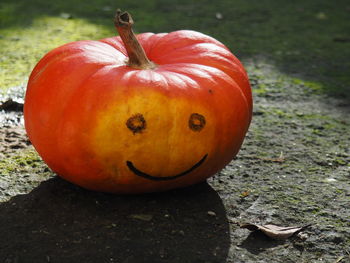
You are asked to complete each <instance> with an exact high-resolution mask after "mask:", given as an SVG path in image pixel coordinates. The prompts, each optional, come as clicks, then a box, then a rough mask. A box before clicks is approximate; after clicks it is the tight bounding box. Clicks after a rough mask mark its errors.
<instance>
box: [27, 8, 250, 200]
mask: <svg viewBox="0 0 350 263" xmlns="http://www.w3.org/2000/svg"><path fill="white" fill-rule="evenodd" d="M132 25H133V20H132V18H131V16H130V15H129V14H128V13H126V12H120V11H118V12H117V15H116V18H115V26H116V28H117V30H118V32H119V35H120V36H117V37H111V38H106V39H102V40H99V41H77V42H72V43H68V44H65V45H63V46H61V47H58V48H56V49H54V50H52V51H50V52H49V53H48V54H46V55H45V56H44V57H43V58H42V59H41V60H40V61H39V62H38V64H37V65H36V66H35V68H34V69H33V71H32V73H31V75H30V78H29V82H28V86H27V91H26V96H25V104H24V119H25V128H26V131H27V134H28V136H29V139H30V141H31V142H32V144H33V146H34V147H35V149H36V150H37V152H38V153H39V155H40V156H41V157H42V159H43V160H44V161H45V162H46V163H47V165H48V166H49V167H50V168H51V169H52V170H53V171H54V172H55V173H57V174H58V175H59V176H61V177H62V178H64V179H66V180H68V181H70V182H72V183H75V184H77V185H79V186H81V187H84V188H87V189H90V190H96V191H104V192H112V193H144V192H154V191H164V190H168V189H172V188H177V187H184V186H188V185H191V184H194V183H198V182H201V181H204V180H205V179H206V178H208V177H210V176H213V175H214V174H215V173H216V172H218V171H219V170H220V169H222V168H223V167H225V165H227V164H228V163H229V162H230V161H231V160H232V159H233V157H234V156H235V155H236V154H237V153H238V151H239V149H240V147H241V144H242V142H243V140H244V137H245V134H246V132H247V130H248V127H249V124H250V121H251V115H252V96H251V88H250V85H249V81H248V77H247V74H246V72H245V70H244V68H243V66H242V64H241V63H240V61H239V60H238V59H237V58H236V57H235V56H234V55H233V54H232V53H231V52H230V51H229V50H228V48H227V47H225V46H224V45H223V44H222V43H220V42H219V41H217V40H215V39H214V38H212V37H209V36H207V35H204V34H202V33H199V32H195V31H190V30H180V31H175V32H171V33H162V34H153V33H142V34H138V35H135V34H134V33H133V31H132Z"/></svg>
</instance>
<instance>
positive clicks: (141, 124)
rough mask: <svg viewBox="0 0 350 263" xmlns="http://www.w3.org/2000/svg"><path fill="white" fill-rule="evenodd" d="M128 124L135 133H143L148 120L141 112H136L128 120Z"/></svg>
mask: <svg viewBox="0 0 350 263" xmlns="http://www.w3.org/2000/svg"><path fill="white" fill-rule="evenodd" d="M126 126H127V127H128V129H129V130H130V131H132V132H133V133H134V134H135V133H141V132H142V131H143V130H144V129H146V120H145V118H144V117H143V115H142V114H141V113H136V114H134V115H132V116H131V117H130V118H129V119H128V120H127V121H126Z"/></svg>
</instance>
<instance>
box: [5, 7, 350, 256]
mask: <svg viewBox="0 0 350 263" xmlns="http://www.w3.org/2000/svg"><path fill="white" fill-rule="evenodd" d="M30 2H31V3H32V4H31V5H29V6H25V4H26V3H28V1H16V3H12V2H11V1H7V0H5V1H3V2H2V3H1V4H0V14H1V16H0V18H1V20H0V21H1V24H0V26H1V27H0V44H1V45H0V50H1V53H2V54H3V55H2V59H1V60H0V65H1V70H2V72H1V75H0V85H1V89H2V91H3V93H2V94H3V95H2V96H1V97H0V101H1V102H4V101H6V100H7V98H9V97H11V98H13V99H14V100H16V101H18V102H19V103H21V102H22V101H21V99H23V94H24V91H25V82H26V80H25V79H26V77H27V76H28V75H29V73H30V70H31V68H32V67H33V66H34V65H35V62H36V61H37V60H38V59H39V58H40V57H41V56H42V55H43V54H44V53H45V52H47V51H48V50H49V49H51V48H53V47H54V46H56V45H60V44H63V43H65V42H69V41H73V40H78V39H87V38H90V39H98V38H102V37H108V36H110V35H111V34H114V31H113V28H111V25H110V21H111V19H110V17H111V16H113V15H112V13H113V9H114V4H113V3H112V2H110V1H101V0H95V1H89V4H88V5H87V4H86V3H85V2H83V1H78V0H76V1H75V2H74V3H73V4H72V3H71V2H68V1H67V2H65V1H55V2H54V3H52V5H51V3H50V6H48V4H47V3H46V2H45V1H41V0H36V1H34V0H31V1H30ZM204 2H205V3H204ZM212 2H213V1H212ZM276 2H277V1H267V0H265V1H251V2H249V4H247V3H246V1H237V3H236V4H235V5H233V4H232V2H231V1H217V2H215V3H214V2H213V3H210V2H209V1H203V3H202V4H198V3H197V2H195V1H193V3H191V2H188V1H180V0H179V1H144V2H142V4H140V6H142V8H141V7H140V6H139V4H136V3H134V4H130V3H127V1H125V2H123V1H122V3H120V5H121V6H119V7H122V8H124V9H128V10H129V11H130V12H132V13H133V14H134V18H135V21H140V22H139V24H138V26H137V31H139V32H144V31H153V32H162V31H173V30H176V29H183V28H186V29H195V30H198V31H201V32H204V33H207V34H210V35H212V36H214V37H216V38H218V39H219V40H221V41H222V42H224V43H225V44H226V45H227V46H228V47H229V48H230V49H231V50H232V51H233V52H234V53H235V54H237V56H238V57H239V58H240V59H241V60H242V61H243V63H244V65H245V67H246V69H247V72H248V74H249V77H250V81H251V84H252V89H253V95H254V114H253V121H252V124H251V127H250V129H249V132H248V134H247V137H246V140H245V142H244V144H243V147H242V149H241V151H240V152H239V154H238V156H237V157H236V158H235V160H233V161H232V162H231V163H230V164H229V165H228V166H227V167H226V168H225V169H224V170H222V171H221V172H220V173H218V174H217V175H215V176H214V177H213V178H211V179H209V180H208V182H206V183H202V184H199V185H195V186H192V187H189V188H186V189H179V190H173V191H169V192H165V193H158V194H147V195H138V196H118V195H111V194H103V193H96V192H90V191H87V190H84V189H81V188H79V187H77V186H74V185H72V184H70V183H67V182H65V181H63V180H62V179H60V178H59V177H57V176H56V175H55V174H53V173H52V172H51V171H50V169H48V167H47V166H46V165H45V164H44V163H43V162H42V161H41V159H40V157H39V156H38V155H37V154H36V152H35V150H34V149H33V147H32V146H31V145H30V142H29V141H28V140H27V138H26V135H25V131H24V128H23V120H22V115H21V113H20V111H18V110H20V109H19V108H20V107H13V108H12V109H11V108H7V110H6V111H2V112H1V114H0V127H1V128H0V150H1V153H0V200H1V203H0V233H1V237H2V238H1V239H0V262H6V263H10V262H39V263H40V262H125V263H126V262H129V263H133V262H152V263H153V262H190V263H193V262H195V263H196V262H203V263H204V262H208V263H209V262H217V263H223V262H228V263H231V262H234V263H236V262H238V263H239V262H242V263H243V262H244V263H245V262H281V263H282V262H283V263H284V262H298V263H299V262H332V263H333V262H349V261H350V255H349V253H350V249H349V247H350V223H349V222H350V211H349V205H350V165H349V163H350V125H349V117H348V116H349V113H350V103H349V98H350V96H349V89H350V85H349V84H350V81H349V76H350V74H349V71H348V69H349V61H350V59H349V57H350V55H349V50H350V48H349V43H350V36H349V33H348V32H350V30H349V23H347V22H346V15H348V14H349V10H350V6H349V5H348V4H347V3H346V1H337V5H335V4H332V3H331V2H329V1H304V2H303V4H302V5H296V4H295V3H290V1H278V2H279V3H278V4H277V3H276ZM282 2H285V3H282ZM137 3H138V2H137ZM136 17H138V18H137V19H136ZM17 106H18V105H17ZM19 106H20V105H19ZM16 110H17V111H16ZM242 222H253V223H262V224H265V223H273V224H277V225H283V226H303V225H308V224H311V226H310V227H308V228H307V229H305V231H303V232H302V233H301V234H302V235H299V236H295V237H292V238H290V239H287V240H285V241H275V240H271V239H269V238H267V237H265V236H264V235H262V234H261V233H256V232H252V233H251V232H249V231H248V230H246V229H241V228H240V227H239V225H238V224H239V223H242Z"/></svg>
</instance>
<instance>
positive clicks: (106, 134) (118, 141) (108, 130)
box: [93, 92, 215, 182]
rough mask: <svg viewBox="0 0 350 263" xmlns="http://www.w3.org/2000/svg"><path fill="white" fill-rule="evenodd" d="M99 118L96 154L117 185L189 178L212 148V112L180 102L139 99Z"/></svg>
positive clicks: (153, 95) (150, 96) (160, 96)
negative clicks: (137, 179)
mask: <svg viewBox="0 0 350 263" xmlns="http://www.w3.org/2000/svg"><path fill="white" fill-rule="evenodd" d="M150 102H152V103H150ZM98 118H99V121H98V125H97V126H96V129H95V135H94V137H95V139H94V140H93V141H94V142H96V145H94V146H93V148H94V149H98V151H96V153H95V154H96V155H98V156H99V157H98V159H99V160H103V163H102V165H103V167H104V168H107V169H108V170H109V171H110V174H111V177H113V178H114V180H118V181H120V182H129V181H130V180H132V181H135V179H136V178H140V179H139V180H143V181H144V180H147V181H171V180H175V179H179V178H180V177H181V178H187V177H191V176H192V175H193V174H195V173H197V172H198V170H199V168H201V167H203V166H204V164H206V163H207V161H208V156H210V155H211V151H213V145H215V125H213V122H215V118H213V113H212V112H211V111H210V109H208V108H206V107H203V105H201V104H200V103H195V102H189V101H188V100H187V99H184V98H175V97H174V98H169V97H167V96H164V95H163V94H161V93H151V92H148V93H145V94H137V95H134V96H133V97H131V98H129V99H128V102H127V103H120V102H118V104H117V105H116V106H115V107H111V108H109V109H107V111H105V112H104V114H101V115H100V116H99V117H98ZM191 174H192V175H191ZM195 176H198V177H199V175H197V174H196V175H195ZM135 177H136V178H135Z"/></svg>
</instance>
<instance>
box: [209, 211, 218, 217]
mask: <svg viewBox="0 0 350 263" xmlns="http://www.w3.org/2000/svg"><path fill="white" fill-rule="evenodd" d="M208 215H210V216H216V213H215V212H214V211H208Z"/></svg>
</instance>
